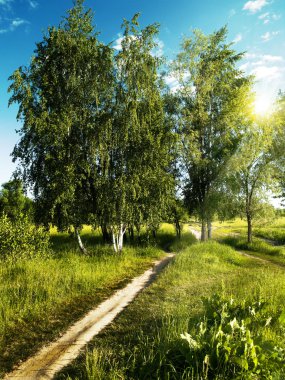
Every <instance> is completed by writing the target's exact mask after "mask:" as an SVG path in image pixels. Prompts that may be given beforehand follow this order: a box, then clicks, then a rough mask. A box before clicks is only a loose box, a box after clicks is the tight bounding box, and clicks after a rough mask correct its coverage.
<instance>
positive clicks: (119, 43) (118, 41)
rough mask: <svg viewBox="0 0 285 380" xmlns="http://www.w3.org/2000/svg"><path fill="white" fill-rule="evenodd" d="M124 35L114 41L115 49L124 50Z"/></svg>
mask: <svg viewBox="0 0 285 380" xmlns="http://www.w3.org/2000/svg"><path fill="white" fill-rule="evenodd" d="M123 39H124V37H118V38H117V39H116V40H115V41H114V44H113V48H114V49H115V50H118V51H119V50H122V41H123Z"/></svg>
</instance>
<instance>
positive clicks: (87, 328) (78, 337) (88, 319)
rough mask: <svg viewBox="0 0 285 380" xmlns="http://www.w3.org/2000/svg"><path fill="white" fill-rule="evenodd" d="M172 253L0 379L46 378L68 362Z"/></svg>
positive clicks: (156, 271)
mask: <svg viewBox="0 0 285 380" xmlns="http://www.w3.org/2000/svg"><path fill="white" fill-rule="evenodd" d="M173 257H174V254H172V253H169V254H168V255H167V257H165V258H163V259H162V260H160V261H156V262H155V263H154V266H153V268H151V269H148V270H147V271H146V272H144V273H143V274H142V275H141V276H139V277H136V278H134V279H133V280H132V282H131V283H130V284H128V285H127V286H126V287H125V288H124V289H120V290H118V291H117V292H116V293H115V294H114V295H113V296H112V297H110V298H109V299H107V300H106V301H104V302H102V303H101V304H100V305H99V306H98V307H96V308H95V309H94V310H91V311H90V312H89V313H88V314H87V315H86V316H85V317H84V318H83V319H81V320H80V321H78V322H76V323H75V324H74V325H73V326H72V327H71V328H69V330H68V331H67V332H66V333H65V334H64V335H63V336H62V337H61V338H60V339H58V340H57V341H55V342H54V343H51V344H50V345H48V346H46V347H44V348H43V349H41V350H40V351H39V352H38V353H37V354H36V355H35V356H33V357H31V358H30V359H28V360H27V361H26V362H24V363H22V364H21V365H20V366H19V367H18V368H17V369H16V370H14V371H13V372H12V373H10V374H8V375H6V376H5V377H4V380H12V379H25V380H44V379H45V380H47V379H52V378H53V376H54V375H55V374H56V373H57V372H59V371H60V370H61V369H62V368H63V367H65V366H66V365H68V364H69V363H70V362H71V361H72V360H74V359H75V358H76V357H77V356H78V355H79V353H80V350H81V349H82V348H83V347H84V346H85V345H86V344H87V343H88V342H89V341H90V340H91V339H92V338H93V337H94V336H95V335H96V334H98V333H99V332H100V331H101V330H102V329H103V328H104V327H105V326H107V325H108V324H109V323H111V322H112V321H113V319H114V318H115V317H116V316H117V315H118V314H119V313H120V312H121V311H122V310H123V309H124V308H125V307H126V306H127V305H128V304H129V303H130V302H131V301H132V300H133V299H134V298H135V297H136V295H137V294H138V293H139V292H140V291H141V290H143V289H144V288H146V287H147V286H148V285H149V284H151V283H152V282H153V281H154V280H155V279H156V277H157V275H158V274H159V273H160V272H161V271H162V270H163V269H164V268H165V266H166V265H167V264H168V263H169V262H170V261H171V259H172V258H173Z"/></svg>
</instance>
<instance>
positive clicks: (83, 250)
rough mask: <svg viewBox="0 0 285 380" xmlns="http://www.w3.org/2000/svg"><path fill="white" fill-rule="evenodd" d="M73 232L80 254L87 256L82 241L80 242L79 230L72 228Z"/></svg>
mask: <svg viewBox="0 0 285 380" xmlns="http://www.w3.org/2000/svg"><path fill="white" fill-rule="evenodd" d="M74 230H75V235H76V238H77V243H78V246H79V248H80V251H81V252H82V253H84V255H88V251H87V249H86V248H85V247H84V245H83V243H82V240H81V237H80V234H79V229H78V228H77V227H76V228H74Z"/></svg>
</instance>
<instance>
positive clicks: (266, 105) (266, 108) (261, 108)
mask: <svg viewBox="0 0 285 380" xmlns="http://www.w3.org/2000/svg"><path fill="white" fill-rule="evenodd" d="M272 111H273V104H272V102H271V99H270V98H269V97H267V96H266V95H259V96H258V95H257V96H256V98H255V101H254V113H255V114H256V115H259V116H265V115H268V114H270V113H271V112H272Z"/></svg>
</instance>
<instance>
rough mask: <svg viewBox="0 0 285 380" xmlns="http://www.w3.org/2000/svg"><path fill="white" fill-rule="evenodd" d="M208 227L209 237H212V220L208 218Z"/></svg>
mask: <svg viewBox="0 0 285 380" xmlns="http://www.w3.org/2000/svg"><path fill="white" fill-rule="evenodd" d="M207 227H208V239H212V222H211V220H209V219H208V220H207Z"/></svg>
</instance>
